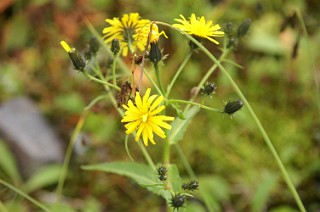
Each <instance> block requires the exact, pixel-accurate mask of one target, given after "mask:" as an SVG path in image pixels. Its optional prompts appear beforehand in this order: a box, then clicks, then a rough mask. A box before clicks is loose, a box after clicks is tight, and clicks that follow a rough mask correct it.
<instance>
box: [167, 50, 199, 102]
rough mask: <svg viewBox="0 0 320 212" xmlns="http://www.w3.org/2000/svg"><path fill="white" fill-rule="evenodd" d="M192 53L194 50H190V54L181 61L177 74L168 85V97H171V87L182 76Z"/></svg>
mask: <svg viewBox="0 0 320 212" xmlns="http://www.w3.org/2000/svg"><path fill="white" fill-rule="evenodd" d="M192 53H193V51H190V52H189V54H188V55H187V56H186V57H185V58H184V60H183V62H182V63H181V65H180V67H179V69H178V71H177V72H176V73H175V75H174V76H173V78H172V80H171V82H170V84H169V85H168V88H167V93H166V97H167V98H168V97H169V94H170V92H171V89H172V87H173V85H174V83H175V82H176V80H177V79H178V77H179V76H180V74H181V72H182V70H183V69H184V67H185V66H186V64H187V62H188V61H189V59H190V57H191V55H192Z"/></svg>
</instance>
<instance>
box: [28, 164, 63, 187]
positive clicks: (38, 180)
mask: <svg viewBox="0 0 320 212" xmlns="http://www.w3.org/2000/svg"><path fill="white" fill-rule="evenodd" d="M60 171H61V166H60V165H57V164H54V165H48V166H46V167H44V168H42V169H40V170H39V171H37V172H36V173H35V174H34V175H33V176H32V177H31V178H30V179H29V180H28V181H27V182H26V184H25V187H24V191H25V192H26V193H30V192H32V191H35V190H37V189H40V188H43V187H45V186H49V185H52V184H54V183H56V182H58V179H59V174H60Z"/></svg>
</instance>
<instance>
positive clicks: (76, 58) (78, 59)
mask: <svg viewBox="0 0 320 212" xmlns="http://www.w3.org/2000/svg"><path fill="white" fill-rule="evenodd" d="M60 44H61V46H62V47H63V48H64V50H66V52H67V53H68V54H69V57H70V60H71V62H72V64H73V67H74V69H76V70H79V71H84V68H85V67H86V62H85V61H84V59H83V58H82V56H81V55H80V54H79V52H78V51H77V50H76V49H75V48H70V46H69V45H68V44H67V43H66V42H65V41H61V42H60Z"/></svg>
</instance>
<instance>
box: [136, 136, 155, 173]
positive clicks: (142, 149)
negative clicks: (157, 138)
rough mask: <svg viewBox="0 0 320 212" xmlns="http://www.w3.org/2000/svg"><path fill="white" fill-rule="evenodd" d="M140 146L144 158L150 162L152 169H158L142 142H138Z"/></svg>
mask: <svg viewBox="0 0 320 212" xmlns="http://www.w3.org/2000/svg"><path fill="white" fill-rule="evenodd" d="M138 144H139V147H140V149H141V151H142V154H143V156H144V158H145V159H146V161H147V162H148V164H149V166H150V167H151V168H152V169H154V170H155V169H156V165H155V164H154V162H153V160H152V159H151V157H150V155H149V153H148V151H147V150H146V148H145V147H144V145H143V144H142V143H141V141H139V142H138Z"/></svg>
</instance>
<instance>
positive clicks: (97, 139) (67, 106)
mask: <svg viewBox="0 0 320 212" xmlns="http://www.w3.org/2000/svg"><path fill="white" fill-rule="evenodd" d="M295 11H297V12H298V14H302V17H303V22H304V25H303V24H302V22H301V21H299V20H298V19H297V18H296V19H294V18H292V19H290V18H289V19H288V17H293V16H292V15H293V14H294V12H295ZM319 11H320V4H319V2H318V1H316V0H309V1H303V0H294V1H289V0H288V1H285V0H283V1H276V0H273V1H258V0H226V1H215V0H211V1H209V0H207V1H206V0H199V1H193V0H184V1H183V0H182V1H169V0H158V1H152V0H144V1H130V0H114V1H113V0H92V1H89V0H78V1H64V0H56V1H49V0H30V1H22V0H20V1H19V0H17V1H14V0H1V2H0V14H1V15H0V27H1V31H0V47H1V48H0V102H1V103H4V102H6V101H8V100H10V99H12V98H14V97H16V96H28V97H30V98H31V99H32V100H34V101H35V102H36V104H37V105H38V106H39V107H40V108H41V110H42V112H43V114H44V115H45V117H46V118H47V119H48V120H49V121H50V123H51V124H52V126H53V127H54V129H55V130H56V131H57V132H58V134H59V135H60V136H61V137H62V138H63V141H64V144H63V145H64V146H66V145H67V143H68V141H69V137H70V132H71V131H72V130H73V128H74V127H75V125H76V123H77V120H78V119H79V116H80V114H81V112H82V110H83V108H84V107H85V106H86V105H87V104H88V103H90V101H91V100H93V99H94V98H95V97H96V96H98V95H100V94H103V93H104V90H103V87H102V86H99V85H97V84H95V83H93V82H90V81H88V80H87V79H85V78H84V77H83V76H82V75H81V74H79V73H78V72H76V71H74V70H72V68H71V65H70V62H69V59H68V56H67V54H66V53H65V51H64V50H63V49H62V48H61V46H60V44H59V43H60V41H61V40H66V41H67V42H68V43H69V44H70V45H72V46H75V47H76V48H77V49H78V50H84V49H85V47H86V46H87V44H88V42H89V40H90V38H91V37H92V35H91V34H90V32H89V30H88V29H87V27H86V25H85V24H84V22H83V17H86V18H88V19H89V20H90V22H91V23H92V24H93V26H94V27H95V28H96V29H97V31H98V32H102V29H103V28H104V27H105V26H106V23H105V19H106V18H112V17H119V16H122V14H124V13H129V12H139V13H140V14H141V16H142V17H143V18H148V19H150V20H160V21H164V22H167V23H174V21H173V19H174V18H178V16H179V14H183V15H184V16H185V17H189V15H190V14H191V13H195V14H196V15H198V16H200V15H204V16H205V17H206V18H207V19H209V20H214V21H215V22H216V23H219V24H220V25H221V26H222V27H223V28H224V27H225V26H226V24H227V23H228V22H232V23H233V24H234V25H235V26H238V25H239V24H240V23H241V22H242V21H243V20H245V19H246V18H251V19H252V25H251V28H250V30H249V32H248V34H247V35H246V36H245V37H244V38H243V39H242V40H241V41H240V42H239V45H238V46H237V47H236V48H235V49H234V50H233V52H232V53H231V54H230V56H229V59H230V60H232V61H234V62H235V63H238V64H239V65H241V66H242V68H239V67H237V66H235V65H234V64H231V63H224V65H225V67H226V69H227V70H228V71H229V73H230V74H231V75H232V76H233V77H234V79H235V81H236V83H237V84H238V85H239V87H240V88H241V89H242V91H243V93H244V94H245V96H246V97H247V98H248V100H249V102H250V103H251V104H252V105H253V108H254V110H255V111H256V113H257V114H258V117H259V118H260V120H261V122H262V124H263V125H264V127H265V128H266V131H267V132H268V134H269V136H270V138H271V140H272V141H273V143H274V145H275V147H276V149H277V150H278V151H279V154H280V157H281V159H282V160H283V162H284V164H285V166H286V168H287V169H288V171H289V174H290V176H291V177H292V179H293V182H294V184H295V186H296V188H297V190H298V192H299V194H300V196H301V198H302V201H303V202H304V204H305V206H306V208H307V210H308V211H319V210H320V158H319V145H320V120H319V112H320V101H319V100H320V99H319V92H320V91H319V84H317V82H319V81H320V72H319V65H320V63H319V61H320V52H319V49H320V22H319V20H320V13H319ZM286 21H287V22H288V21H289V22H288V24H287V25H286V27H283V26H285V23H286ZM290 21H291V22H290ZM304 27H305V29H306V30H307V32H308V35H307V34H306V33H305V32H304ZM281 28H283V29H281ZM162 30H165V31H166V33H167V35H168V36H169V38H168V39H163V40H162V41H161V43H162V45H163V48H164V52H165V53H168V54H170V55H169V57H168V59H167V60H166V61H165V65H164V66H162V67H160V69H162V71H163V73H162V76H163V77H164V80H165V82H169V80H170V78H171V77H172V76H173V74H174V71H176V69H177V67H179V65H180V63H181V62H182V60H183V58H184V57H185V56H186V55H187V52H188V45H187V44H188V42H187V40H186V39H184V38H183V37H182V36H181V35H179V34H177V33H176V32H173V31H169V30H168V29H162ZM220 41H221V42H222V43H223V39H220ZM225 41H226V40H225ZM204 44H205V45H206V46H208V48H209V50H210V51H211V52H214V54H215V55H216V56H219V55H220V53H221V52H220V51H219V49H218V47H217V46H214V45H212V44H210V43H208V42H204ZM295 45H296V46H297V49H296V55H293V54H294V53H293V52H294V51H295V50H294V48H295ZM101 57H102V58H103V57H105V59H104V62H105V63H108V58H107V56H104V55H101ZM211 65H212V62H211V61H210V60H209V59H208V58H207V57H206V56H205V55H204V54H203V53H201V52H199V53H197V54H195V55H193V56H192V60H191V61H190V62H189V63H188V64H187V67H186V69H185V70H184V71H183V74H182V75H181V77H180V78H179V80H178V82H177V84H176V85H175V87H174V91H173V97H175V98H181V99H187V98H189V96H190V91H191V89H192V87H194V86H196V85H197V83H198V82H199V80H200V79H201V78H202V76H203V75H204V74H205V73H206V71H207V70H208V68H210V66H211ZM210 81H213V82H215V83H216V85H217V87H218V89H217V92H216V94H215V95H214V97H213V98H212V99H210V98H207V99H206V100H205V102H206V104H207V105H210V106H213V107H217V108H220V109H222V108H223V107H224V101H228V100H229V99H236V98H237V96H236V95H235V93H234V91H233V90H232V87H231V86H230V84H229V83H228V81H227V79H226V78H225V76H223V75H222V74H220V72H219V71H217V72H215V73H214V74H213V76H212V77H210ZM83 132H84V133H85V134H86V135H87V136H88V138H89V140H90V142H89V144H88V146H86V151H85V153H84V154H81V155H80V154H75V155H74V157H73V158H72V161H71V166H70V169H69V174H68V178H67V181H66V184H65V187H64V195H65V198H64V201H63V202H61V205H60V206H59V207H61V211H72V210H75V209H78V210H80V211H129V210H130V211H144V210H145V209H146V208H148V209H149V211H161V210H165V203H164V201H163V200H162V199H161V198H160V197H158V196H155V195H154V194H151V193H149V192H148V191H146V190H145V189H142V188H140V187H139V186H137V185H136V184H135V183H134V182H132V181H130V180H129V179H127V178H124V177H121V176H117V175H112V174H105V173H100V172H87V171H83V170H81V169H80V166H81V165H84V164H94V163H101V162H107V161H118V160H129V158H128V156H127V154H126V151H125V147H124V137H125V134H124V128H123V126H121V123H120V117H119V116H118V114H117V112H116V110H115V109H114V108H113V107H112V105H111V104H110V103H109V102H108V101H106V102H104V101H101V102H99V103H98V104H97V105H96V106H95V107H94V108H93V109H92V112H91V113H90V115H89V116H88V118H87V120H86V122H85V126H84V129H83ZM180 144H181V148H182V149H183V151H184V152H185V154H186V156H187V158H188V159H189V162H190V163H191V166H192V167H193V169H194V171H195V172H196V174H197V176H198V177H199V179H200V190H201V189H203V190H204V191H205V192H207V193H208V194H210V196H209V197H210V198H209V200H207V201H211V203H212V204H213V205H215V210H216V211H297V207H296V204H295V202H294V200H293V198H292V195H291V193H290V192H289V190H288V188H287V186H286V184H285V183H284V181H283V180H282V177H281V175H280V171H279V169H278V167H277V165H276V164H275V162H274V159H273V157H272V155H271V153H270V152H269V150H268V149H267V147H266V145H265V143H264V142H263V139H262V136H261V135H260V133H259V132H258V130H257V127H256V126H255V124H254V123H253V121H252V119H251V117H250V116H249V113H248V111H247V110H246V108H243V109H242V110H241V111H240V112H238V113H237V114H236V115H235V116H234V117H233V118H232V119H230V118H229V117H228V116H227V115H222V114H216V113H212V112H209V111H201V112H200V113H199V114H198V115H197V116H196V117H195V118H194V120H193V122H192V123H191V124H190V126H189V130H188V133H187V135H186V136H185V137H184V139H183V141H181V142H180ZM129 147H130V151H131V154H132V155H133V157H134V159H135V160H136V161H141V162H143V161H144V159H143V156H142V153H141V152H140V150H139V148H138V146H137V145H136V144H135V142H133V141H130V143H129ZM148 150H149V152H150V155H151V156H152V158H153V159H154V160H155V161H157V162H160V161H161V159H162V142H161V141H158V143H157V145H155V146H150V147H148ZM172 154H173V156H172V163H176V164H177V166H178V168H179V171H180V175H181V176H182V177H183V178H185V179H188V175H187V172H186V170H185V168H184V166H183V164H182V163H181V160H180V158H179V157H178V155H177V153H176V151H175V149H174V148H173V149H172ZM0 157H4V155H1V156H0ZM7 157H9V156H7ZM142 174H143V173H142ZM0 177H1V178H2V179H4V180H6V181H7V182H10V183H12V184H14V185H15V186H17V187H21V185H23V181H25V180H26V179H25V180H19V181H15V180H14V179H12V176H11V177H10V175H8V173H6V170H5V169H4V168H2V167H0ZM17 178H18V177H17ZM55 182H56V178H54V179H52V180H51V181H50V180H48V181H47V183H43V185H42V186H39V188H37V189H33V191H32V192H29V193H30V194H31V195H32V196H33V197H35V198H37V199H41V197H42V196H43V195H44V194H48V193H49V194H50V192H54V191H55V188H56V187H55ZM201 183H202V184H201ZM0 188H1V190H0V200H2V202H3V203H4V205H6V207H8V208H9V209H10V211H34V208H35V206H34V205H32V204H31V203H29V202H28V201H26V200H24V199H23V198H21V197H19V196H17V195H16V194H15V193H14V192H12V191H10V190H8V189H5V188H3V187H0ZM198 193H199V191H198ZM198 193H197V192H196V193H195V196H196V197H197V196H198ZM203 201H204V200H203V199H198V200H197V201H191V202H190V203H189V204H188V206H187V208H186V210H190V211H206V209H205V207H204V204H203Z"/></svg>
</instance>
